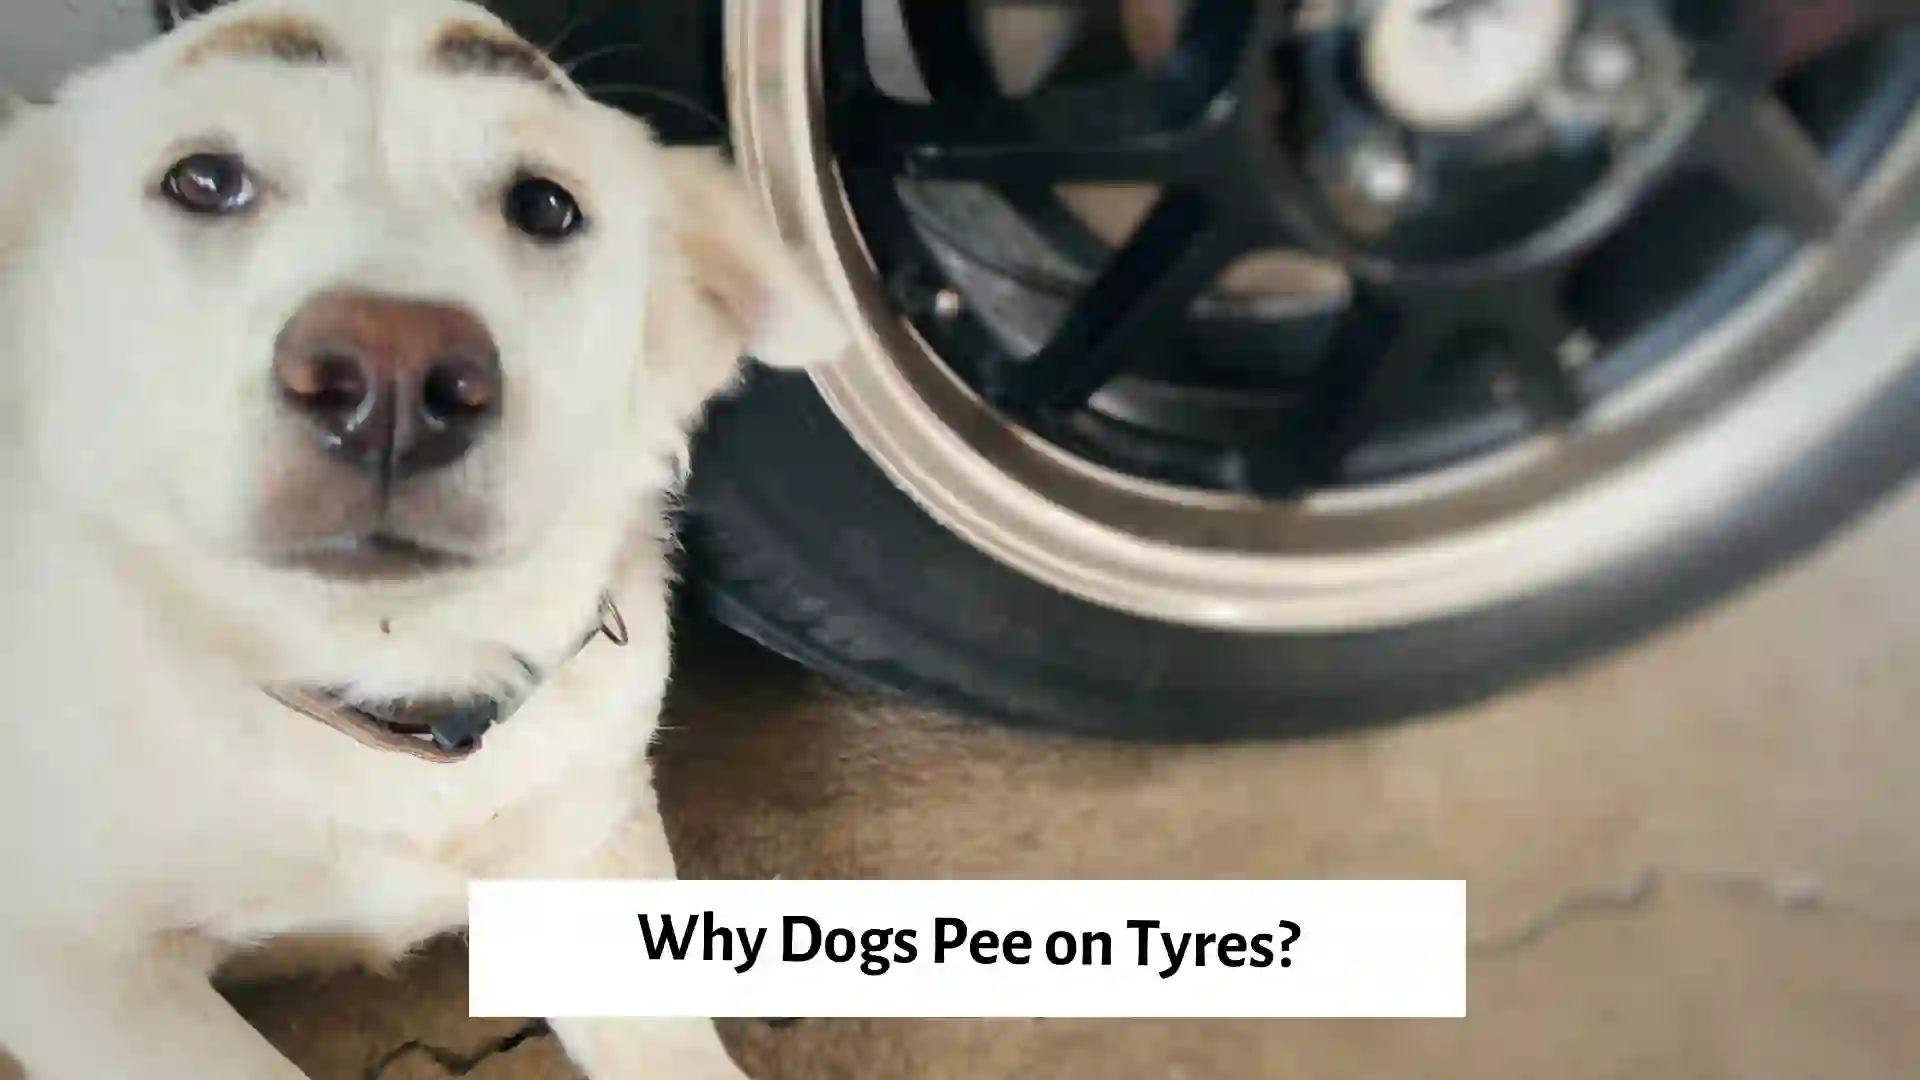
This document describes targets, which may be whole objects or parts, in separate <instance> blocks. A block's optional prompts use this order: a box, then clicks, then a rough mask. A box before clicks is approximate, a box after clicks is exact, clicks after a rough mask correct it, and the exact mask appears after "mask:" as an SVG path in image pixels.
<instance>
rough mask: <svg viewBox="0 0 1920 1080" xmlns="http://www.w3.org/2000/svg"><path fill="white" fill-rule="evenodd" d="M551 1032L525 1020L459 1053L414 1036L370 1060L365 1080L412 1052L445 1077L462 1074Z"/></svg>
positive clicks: (377, 1079) (375, 1079)
mask: <svg viewBox="0 0 1920 1080" xmlns="http://www.w3.org/2000/svg"><path fill="white" fill-rule="evenodd" d="M551 1034H553V1029H552V1028H550V1027H548V1026H547V1022H546V1021H545V1020H529V1021H527V1023H526V1026H525V1027H522V1028H521V1029H520V1030H518V1031H515V1032H513V1033H512V1034H510V1035H504V1036H501V1037H500V1038H498V1039H495V1040H493V1041H492V1042H489V1043H484V1044H482V1045H481V1046H480V1048H479V1049H477V1050H475V1051H473V1052H472V1053H470V1054H462V1053H459V1052H457V1051H453V1050H448V1049H446V1048H445V1047H440V1046H433V1045H430V1044H428V1043H423V1042H421V1041H420V1040H418V1039H409V1040H407V1041H406V1042H404V1043H401V1044H400V1045H399V1046H396V1047H394V1048H393V1049H392V1050H389V1051H387V1052H386V1053H385V1054H383V1055H382V1056H381V1058H380V1060H379V1061H376V1062H374V1063H373V1065H372V1066H371V1067H369V1068H368V1069H367V1078H366V1080H380V1078H381V1077H382V1076H384V1075H386V1072H387V1070H388V1069H390V1068H392V1067H393V1066H394V1065H395V1064H396V1063H398V1062H400V1061H403V1060H405V1059H406V1058H408V1057H410V1056H412V1055H414V1054H419V1055H421V1056H423V1057H425V1058H427V1059H429V1060H430V1061H432V1062H433V1063H434V1064H435V1065H438V1066H440V1067H441V1068H442V1069H445V1070H446V1071H447V1075H448V1076H465V1075H467V1074H468V1073H470V1072H472V1071H473V1070H475V1069H477V1068H479V1067H480V1066H481V1065H483V1064H485V1063H486V1061H487V1059H488V1058H491V1057H494V1056H496V1055H499V1054H505V1053H508V1052H510V1051H513V1050H517V1049H519V1048H520V1047H521V1046H522V1045H523V1044H525V1043H528V1042H531V1041H532V1040H534V1039H540V1038H545V1037H546V1036H548V1035H551Z"/></svg>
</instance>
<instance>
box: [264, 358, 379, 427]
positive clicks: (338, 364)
mask: <svg viewBox="0 0 1920 1080" xmlns="http://www.w3.org/2000/svg"><path fill="white" fill-rule="evenodd" d="M278 374H279V376H280V389H281V392H282V393H283V394H285V396H286V397H287V399H288V400H289V401H290V402H291V403H292V404H294V405H295V406H297V407H299V408H302V409H307V410H311V411H314V412H325V413H334V412H351V411H353V410H354V409H357V408H359V407H360V405H361V403H363V402H365V401H366V400H367V395H368V394H369V393H370V392H371V391H372V389H373V387H372V385H371V383H370V380H369V379H368V375H367V370H366V366H365V365H364V364H362V363H360V362H359V361H358V360H355V359H354V358H352V357H350V356H346V355H343V354H341V353H335V352H322V353H317V354H315V355H312V356H305V357H300V358H298V359H296V360H291V361H288V362H284V363H282V364H280V365H279V371H278Z"/></svg>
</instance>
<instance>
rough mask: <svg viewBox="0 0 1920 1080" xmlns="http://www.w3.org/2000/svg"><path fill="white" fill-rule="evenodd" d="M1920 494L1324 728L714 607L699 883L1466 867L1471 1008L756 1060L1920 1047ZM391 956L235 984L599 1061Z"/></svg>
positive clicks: (790, 1072)
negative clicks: (1485, 670)
mask: <svg viewBox="0 0 1920 1080" xmlns="http://www.w3.org/2000/svg"><path fill="white" fill-rule="evenodd" d="M1916 552H1920V494H1911V495H1909V496H1908V497H1907V498H1905V499H1904V500H1902V501H1900V502H1898V503H1897V504H1895V505H1893V506H1892V507H1890V508H1889V509H1888V510H1886V511H1884V512H1883V513H1881V514H1880V515H1878V517H1877V518H1876V519H1874V520H1873V521H1871V522H1870V523H1869V524H1867V525H1866V526H1865V527H1863V528H1862V529H1861V530H1860V531H1859V532H1858V533H1857V534H1856V535H1854V536H1853V537H1851V538H1850V539H1848V540H1846V541H1845V542H1843V543H1841V544H1839V545H1837V546H1836V547H1834V548H1833V549H1831V550H1829V551H1827V552H1826V553H1824V554H1823V555H1821V556H1819V557H1817V558H1816V559H1814V560H1812V561H1811V562H1809V563H1808V564H1806V565H1804V566H1802V567H1801V568H1799V569H1797V570H1795V571H1793V572H1791V573H1789V574H1788V575H1786V576H1784V577H1782V578H1780V579H1777V580H1775V581H1774V582H1772V583H1771V584H1769V585H1766V586H1765V587H1763V588H1761V589H1758V590H1756V591H1754V592H1752V593H1749V594H1747V595H1746V596H1744V597H1741V598H1739V599H1737V600H1735V601H1734V602H1733V603H1731V604H1729V605H1727V606H1725V607H1723V608H1721V609H1720V610H1719V611H1717V612H1714V613H1713V614H1711V615H1709V616H1707V617H1704V618H1702V619H1700V620H1698V621H1696V622H1695V623H1694V624H1692V625H1689V626H1685V627H1682V628H1679V629H1677V630H1675V631H1673V632H1672V633H1670V634H1668V635H1667V636H1666V637H1664V638H1663V639H1661V640H1657V641H1653V642H1649V643H1648V644H1647V645H1645V646H1644V647H1642V648H1640V649H1638V650H1636V651H1634V652H1631V653H1629V654H1626V655H1622V656H1618V657H1616V658H1614V659H1613V660H1611V661H1607V662H1604V663H1601V664H1599V665H1597V666H1594V667H1591V668H1589V669H1587V670H1584V671H1581V672H1577V673H1574V674H1570V675H1568V676H1566V677H1564V678H1561V679H1559V680H1557V681H1553V682H1550V683H1548V684H1544V685H1539V686H1536V687H1533V688H1531V689H1529V690H1526V691H1524V692H1521V693H1518V694H1515V695H1512V696H1510V697H1508V698H1506V699H1504V700H1500V701H1495V702H1491V703H1489V704H1486V705H1484V706H1482V707H1479V708H1476V709H1472V710H1468V711H1466V712H1462V713H1460V714H1458V715H1454V716H1450V717H1445V718H1441V719H1438V720H1435V721H1432V722H1428V723H1424V724H1420V725H1417V726H1412V727H1406V728H1402V729H1399V730H1394V731H1389V732H1384V733H1374V734H1368V735H1363V736H1359V737H1354V738H1347V739H1340V740H1332V741H1325V742H1318V743H1313V744H1309V745H1293V746H1262V747H1249V748H1238V749H1166V748H1157V749H1156V748H1142V747H1124V746H1111V745H1100V744H1095V743H1086V742H1064V741H1057V740H1052V739H1042V738H1032V737H1023V736H1019V735H1014V734H1009V733H1006V732H1003V731H997V730H989V729H985V728H980V727H973V726H967V725H964V724H960V723H956V722H954V721H952V720H948V719H945V718H942V717H939V716H935V715H930V714H927V713H924V712H920V711H916V710H914V709H911V708H907V707H903V706H900V705H897V704H888V703H883V702H876V701H871V700H864V699H860V698H856V697H850V696H847V695H844V694H842V693H839V692H836V691H834V690H833V689H831V688H829V687H827V686H825V685H822V684H821V683H820V682H819V681H818V680H815V679H813V678H811V677H810V676H808V675H806V674H805V673H803V672H801V671H799V670H797V669H795V668H794V667H792V666H791V665H788V664H787V663H785V662H783V661H781V660H779V659H776V658H773V657H769V656H766V655H764V654H762V653H760V652H758V651H757V650H755V649H753V648H752V647H750V646H747V645H745V644H744V643H742V642H739V641H737V640H735V639H732V638H731V637H729V636H728V635H726V634H724V633H723V632H720V631H717V630H713V629H711V628H705V627H697V626H696V627H693V628H690V631H689V640H688V642H687V645H686V650H685V655H684V663H683V667H682V672H681V675H680V679H679V684H678V688H677V691H676V695H675V701H674V705H673V709H672V714H671V722H672V723H673V724H674V725H676V730H674V731H673V732H671V734H670V735H669V736H668V738H667V739H666V741H665V744H664V746H663V749H662V758H663V762H662V776H661V787H662V793H663V799H664V803H665V806H666V809H667V813H668V816H669V821H670V826H671V828H672V830H673V833H674V836H673V839H674V842H675V846H676V848H677V850H678V852H679V855H680V858H681V860H682V862H683V864H684V865H685V868H686V871H687V873H689V874H690V875H718V876H764V875H775V874H781V875H787V876H791V877H799V876H876V877H878V876H894V877H938V876H1009V877H1020V876H1036V877H1053V876H1063V877H1071V876H1127V877H1132V876H1138V877H1212V876H1218V877H1242V876H1274V877H1288V876H1297V877H1342V876H1430V875H1432V876H1464V877H1466V878H1468V879H1469V881H1470V882H1471V884H1470V890H1469V891H1470V897H1471V928H1472V935H1473V939H1474V942H1475V944H1474V945H1473V948H1472V954H1471V959H1470V966H1469V980H1468V981H1469V986H1470V1007H1469V1014H1470V1015H1469V1018H1468V1019H1467V1020H1465V1021H1422V1022H1362V1021H1341V1022H1261V1023H1250V1022H1204V1023H1160V1022H1152V1023H1149V1022H1124V1021H1122V1022H1088V1021H1062V1022H1050V1021H938V1022H931V1021H929V1022H920V1021H885V1022H882V1021H862V1022H849V1021H831V1022H829V1021H803V1022H800V1023H797V1024H793V1025H790V1026H785V1027H778V1028H776V1027H772V1026H769V1025H767V1024H763V1023H759V1022H744V1023H732V1024H727V1025H724V1027H725V1031H726V1034H727V1036H728V1038H729V1041H730V1042H731V1044H732V1045H733V1046H734V1048H735V1051H736V1053H737V1054H738V1055H739V1057H740V1059H741V1060H742V1062H743V1063H744V1064H745V1065H746V1067H747V1068H748V1070H749V1071H750V1072H751V1073H752V1074H753V1075H754V1076H756V1077H761V1078H782V1080H829V1078H843V1077H844V1078H855V1077H859V1078H865V1077H873V1078H881V1080H904V1078H909V1077H926V1078H952V1080H1003V1078H1004V1080H1012V1078H1014V1077H1040V1076H1044V1077H1053V1078H1061V1080H1077V1078H1082V1077H1085V1078H1090V1080H1091V1078H1106V1077H1136V1076H1143V1077H1144V1076H1150V1077H1164V1078H1168V1080H1176V1078H1187V1080H1205V1078H1212V1077H1225V1078H1236V1080H1237V1078H1242V1077H1245V1078H1274V1080H1281V1078H1295V1077H1299V1078H1309V1077H1311V1078H1317V1080H1325V1078H1332V1077H1378V1078H1389V1080H1399V1078H1408V1080H1412V1078H1426V1077H1436V1078H1440V1077H1445V1078H1454V1077H1486V1078H1496V1080H1498V1078H1507V1077H1513V1078H1529V1077H1535V1076H1554V1077H1561V1078H1608V1077H1622V1078H1625V1077H1632V1078H1636V1080H1643V1078H1647V1077H1686V1078H1688V1080H1719V1078H1726V1080H1735V1078H1738V1080H1757V1078H1770V1077H1779V1078H1782V1080H1803V1078H1805V1077H1809V1076H1832V1077H1846V1078H1848V1080H1874V1078H1881V1077H1885V1078H1889V1080H1892V1078H1910V1077H1913V1076H1915V1075H1920V1025H1916V1024H1915V1023H1914V1020H1915V1018H1916V1017H1920V976H1916V975H1915V972H1917V971H1920V784H1916V778H1920V729H1916V724H1917V723H1920V706H1916V704H1915V703H1916V700H1920V649H1916V646H1917V645H1920V573H1916V572H1915V571H1914V558H1915V554H1916ZM463 980H464V969H463V965H462V961H461V955H460V952H459V949H458V947H457V946H453V945H448V946H445V947H442V948H439V949H436V950H434V951H432V952H430V953H429V954H427V955H426V956H425V957H423V958H422V960H421V961H420V962H419V963H417V964H415V965H413V966H412V967H410V968H409V969H407V970H406V971H404V972H403V975H402V978H401V979H399V980H389V979H377V978H372V977H366V976H359V977H352V978H346V979H336V980H331V981H316V982H308V983H296V984H291V985H281V986H274V987H268V988H263V989H257V990H249V991H244V992H241V993H239V994H238V995H237V996H238V999H239V1000H240V1002H241V1003H242V1005H243V1007H244V1008H245V1009H246V1010H247V1011H248V1013H249V1015H251V1016H252V1017H254V1018H255V1020H256V1021H257V1022H258V1023H259V1024H260V1025H261V1026H262V1027H263V1028H264V1029H265V1030H266V1031H267V1032H268V1033H269V1034H270V1035H271V1037H272V1038H273V1039H274V1040H275V1041H276V1042H277V1043H279V1044H280V1045H281V1046H283V1047H284V1048H285V1049H286V1050H287V1052H288V1053H290V1054H291V1055H292V1056H293V1057H294V1059H295V1060H297V1061H298V1062H300V1063H301V1064H302V1065H303V1066H305V1067H306V1068H307V1069H308V1070H310V1072H311V1073H312V1075H313V1076H314V1077H315V1078H316V1080H365V1078H369V1077H380V1078H382V1080H427V1078H433V1077H442V1076H449V1075H465V1076H468V1077H472V1078H476V1080H509V1078H512V1080H536V1078H540V1080H544V1078H556V1080H557V1078H562V1077H570V1076H572V1075H573V1074H572V1073H571V1072H570V1070H569V1069H568V1068H567V1066H566V1064H565V1063H564V1061H563V1060H562V1059H561V1058H560V1057H559V1055H558V1053H557V1051H556V1049H555V1047H554V1046H553V1044H552V1040H551V1039H550V1038H547V1037H545V1036H544V1035H542V1034H541V1033H540V1032H539V1030H538V1029H537V1027H536V1028H526V1029H522V1028H521V1027H520V1026H519V1025H516V1024H513V1023H502V1022H477V1021H469V1020H467V1019H465V1018H464V1015H463V1014H464V1009H465V1005H464V987H463Z"/></svg>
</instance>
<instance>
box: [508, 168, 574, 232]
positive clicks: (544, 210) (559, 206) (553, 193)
mask: <svg viewBox="0 0 1920 1080" xmlns="http://www.w3.org/2000/svg"><path fill="white" fill-rule="evenodd" d="M506 214H507V222H508V224H510V225H512V226H513V227H514V228H516V229H518V230H520V231H521V232H523V233H526V234H527V235H528V236H531V237H533V238H534V239H535V240H546V241H557V240H565V239H566V238H567V237H569V236H572V235H573V234H574V233H577V232H579V231H580V228H581V226H583V225H585V224H586V223H587V218H586V215H585V214H582V213H581V212H580V204H579V203H578V202H575V201H574V198H573V195H572V194H571V193H570V192H568V191H567V189H566V188H563V187H561V186H560V185H559V184H556V183H554V182H553V181H551V180H547V179H545V178H543V177H538V176H530V177H526V178H524V179H521V180H518V181H516V182H515V183H514V185H513V186H512V187H510V188H508V189H507V205H506Z"/></svg>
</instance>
